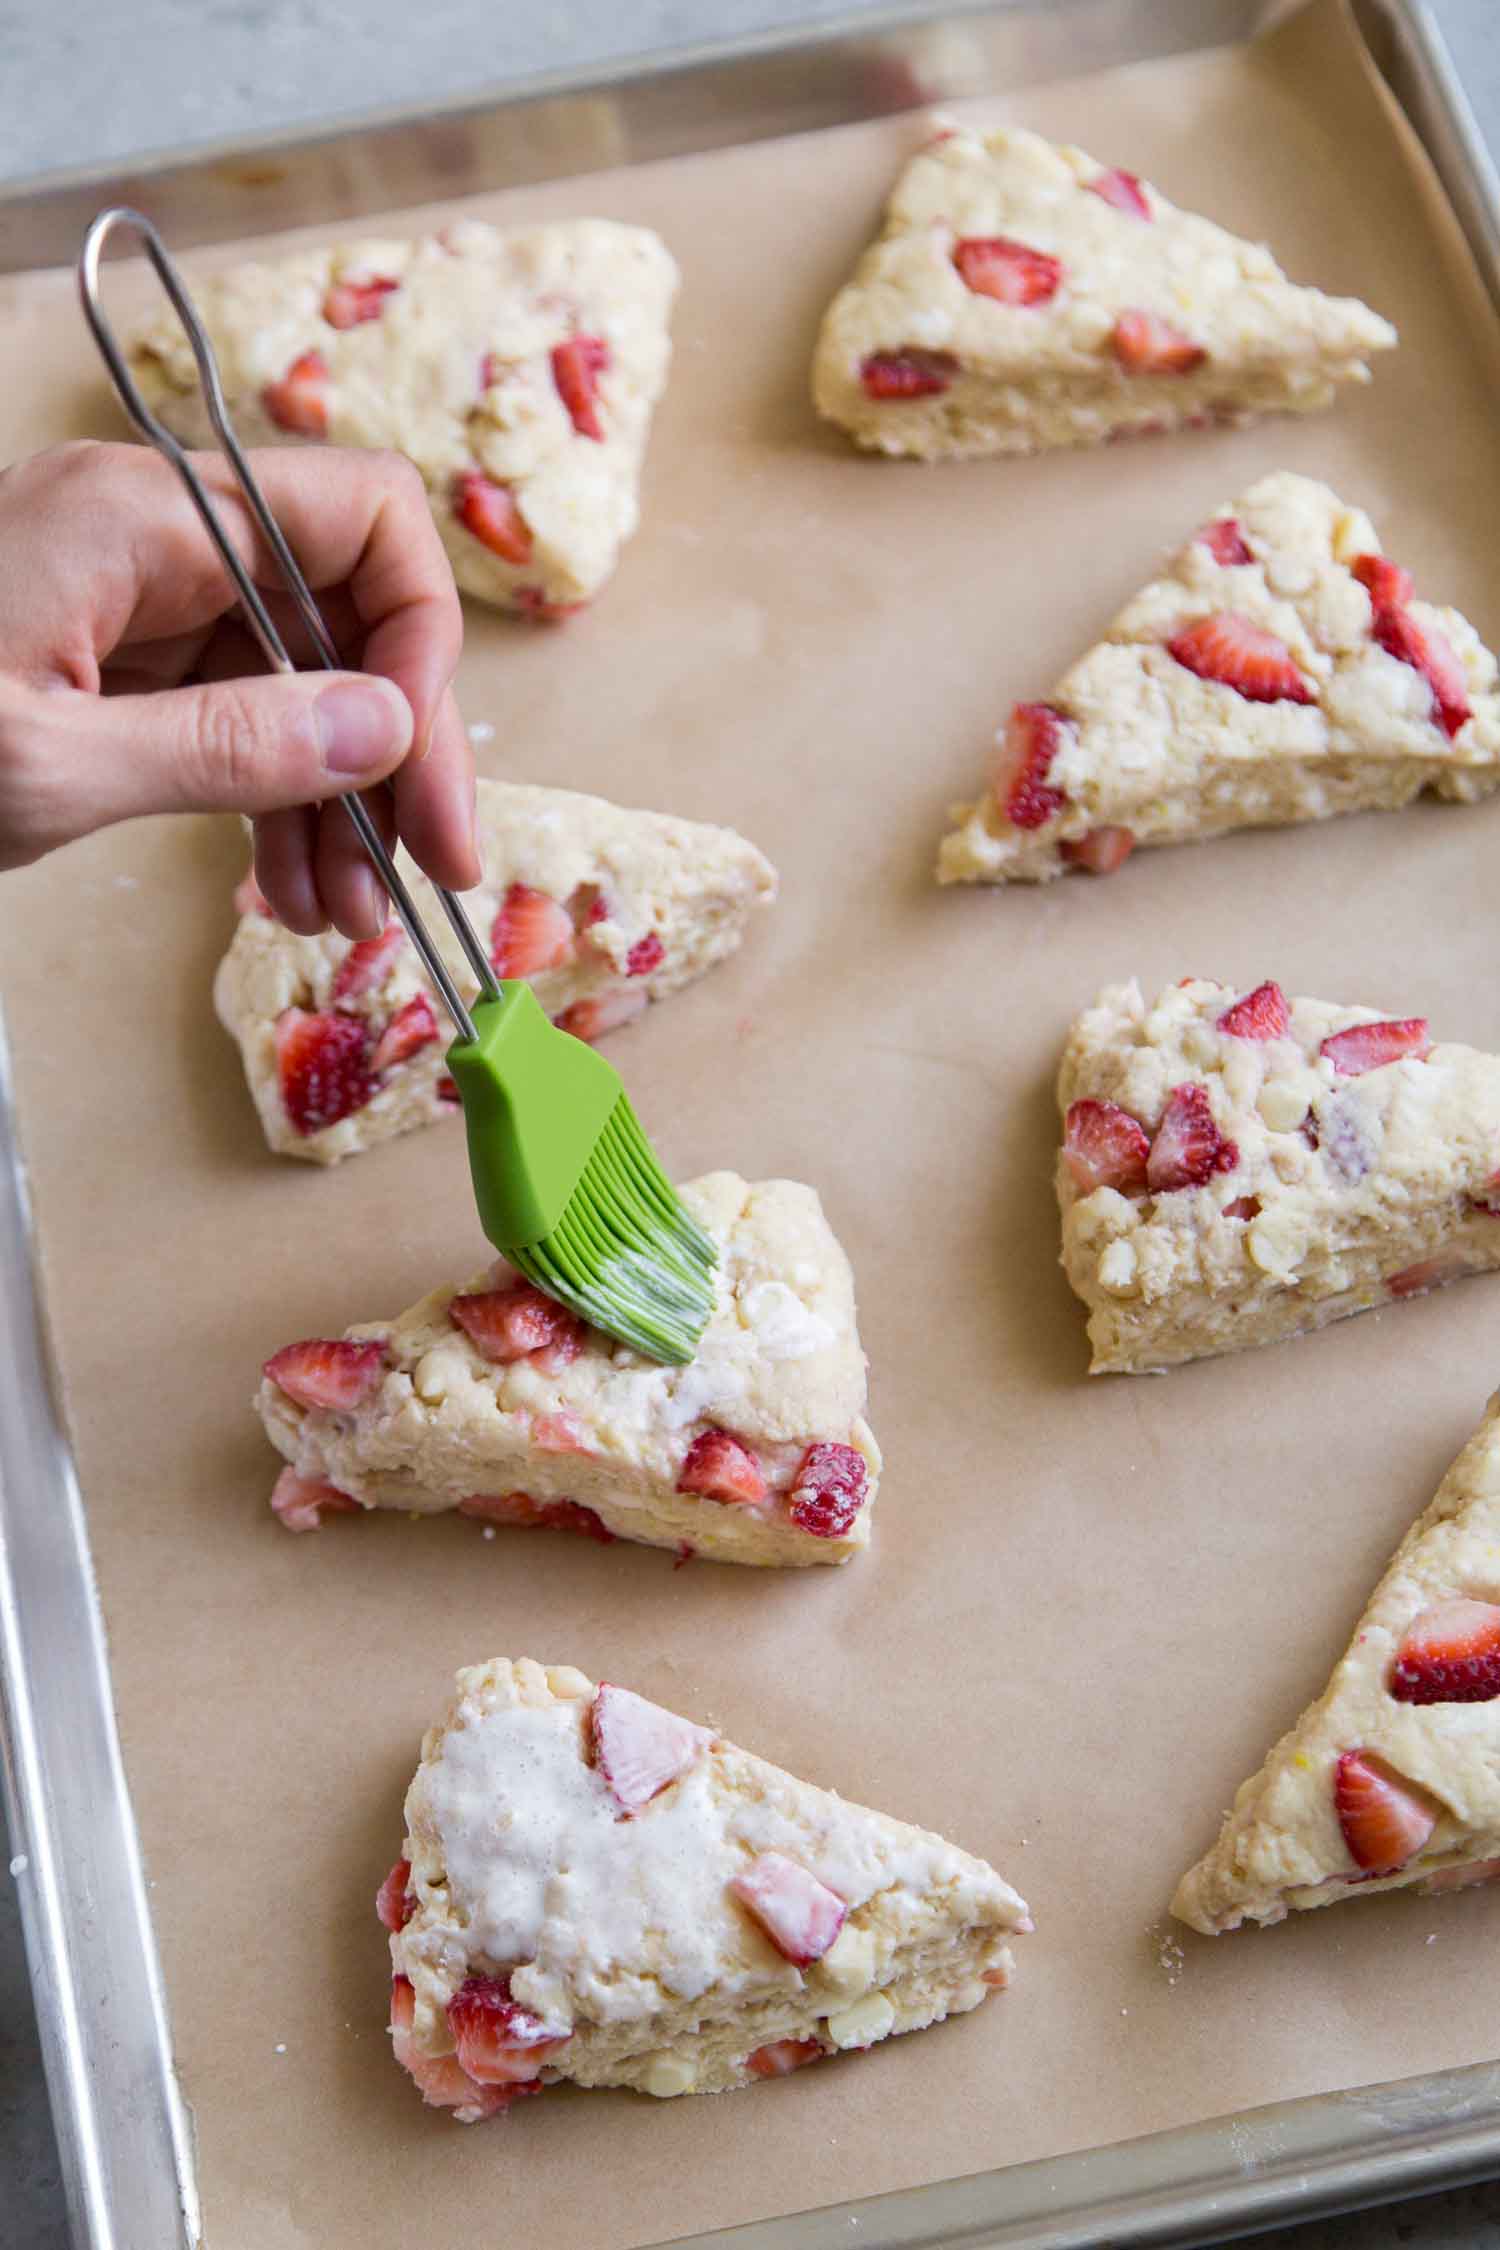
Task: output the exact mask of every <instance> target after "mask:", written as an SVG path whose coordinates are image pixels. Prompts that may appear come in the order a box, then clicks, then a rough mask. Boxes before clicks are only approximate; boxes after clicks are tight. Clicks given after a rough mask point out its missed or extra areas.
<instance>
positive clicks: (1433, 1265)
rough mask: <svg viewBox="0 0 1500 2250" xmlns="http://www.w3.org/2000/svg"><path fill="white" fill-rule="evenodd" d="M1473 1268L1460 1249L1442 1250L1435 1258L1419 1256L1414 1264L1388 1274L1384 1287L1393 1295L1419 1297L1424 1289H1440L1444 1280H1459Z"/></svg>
mask: <svg viewBox="0 0 1500 2250" xmlns="http://www.w3.org/2000/svg"><path fill="white" fill-rule="evenodd" d="M1473 1270H1474V1269H1473V1268H1472V1266H1471V1265H1470V1264H1469V1261H1468V1259H1467V1258H1466V1257H1465V1256H1464V1254H1463V1252H1462V1251H1461V1250H1444V1251H1440V1252H1439V1253H1438V1255H1437V1256H1436V1257H1435V1258H1419V1259H1418V1260H1417V1262H1416V1264H1415V1265H1414V1266H1403V1267H1402V1269H1401V1271H1400V1273H1393V1274H1391V1275H1389V1276H1388V1277H1387V1280H1386V1288H1387V1289H1388V1290H1389V1291H1390V1293H1391V1295H1392V1296H1393V1297H1420V1296H1421V1295H1422V1294H1423V1292H1424V1291H1425V1290H1428V1289H1441V1288H1442V1286H1443V1284H1444V1282H1447V1281H1461V1280H1462V1279H1463V1277H1464V1275H1465V1274H1466V1273H1472V1271H1473Z"/></svg>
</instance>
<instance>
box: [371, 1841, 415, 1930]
mask: <svg viewBox="0 0 1500 2250" xmlns="http://www.w3.org/2000/svg"><path fill="white" fill-rule="evenodd" d="M410 1883H411V1861H410V1860H409V1859H398V1860H397V1862H396V1864H395V1866H394V1867H393V1868H392V1869H391V1871H390V1873H389V1875H387V1877H386V1879H385V1881H384V1882H383V1883H382V1884H381V1886H380V1888H379V1890H378V1891H377V1892H376V1893H375V1911H376V1913H377V1914H378V1915H379V1916H380V1919H381V1921H382V1922H383V1923H384V1924H385V1926H386V1928H387V1929H388V1930H392V1931H395V1930H404V1929H405V1928H406V1925H407V1923H408V1922H409V1921H410V1920H411V1918H412V1916H413V1914H415V1912H416V1910H417V1902H416V1900H415V1899H414V1898H413V1897H412V1894H411V1890H410V1888H409V1885H410Z"/></svg>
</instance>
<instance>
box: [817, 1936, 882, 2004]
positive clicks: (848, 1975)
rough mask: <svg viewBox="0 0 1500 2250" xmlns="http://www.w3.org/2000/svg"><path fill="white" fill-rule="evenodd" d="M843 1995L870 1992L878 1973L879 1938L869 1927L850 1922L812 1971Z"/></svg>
mask: <svg viewBox="0 0 1500 2250" xmlns="http://www.w3.org/2000/svg"><path fill="white" fill-rule="evenodd" d="M809 1974H810V1976H811V1977H812V1978H813V1979H814V1980H815V1981H816V1982H817V1983H818V1984H820V1985H826V1986H827V1987H828V1988H829V1990H830V1991H832V1992H834V1993H835V1994H837V1996H838V1997H839V1998H840V1999H844V2000H852V1999H853V1998H854V1997H855V1995H856V1994H857V1993H861V1992H868V1991H869V1989H870V1984H871V1982H872V1980H873V1978H874V1975H875V1940H874V1938H873V1936H872V1935H871V1933H870V1932H869V1931H868V1930H858V1929H856V1928H855V1926H854V1924H853V1923H852V1922H846V1923H845V1924H844V1926H843V1928H842V1929H841V1930H840V1932H839V1934H838V1937H837V1938H836V1939H835V1941H834V1943H833V1944H832V1945H831V1946H830V1947H829V1949H828V1951H827V1952H826V1953H825V1954H824V1956H823V1958H822V1960H821V1961H819V1962H818V1963H817V1964H816V1966H815V1967H814V1968H813V1969H812V1970H811V1971H810V1972H809Z"/></svg>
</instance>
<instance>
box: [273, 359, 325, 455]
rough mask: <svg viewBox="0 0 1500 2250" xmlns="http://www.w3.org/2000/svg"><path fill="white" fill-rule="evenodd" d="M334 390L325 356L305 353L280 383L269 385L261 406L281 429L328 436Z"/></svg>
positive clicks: (315, 435) (307, 434) (313, 435)
mask: <svg viewBox="0 0 1500 2250" xmlns="http://www.w3.org/2000/svg"><path fill="white" fill-rule="evenodd" d="M331 389H332V383H331V378H330V376H329V373H328V362H327V360H326V359H325V358H324V357H323V354H322V353H321V352H304V353H303V354H302V357H301V358H300V359H294V360H293V361H292V364H291V366H290V367H289V368H288V369H287V371H286V373H285V374H284V375H283V376H282V377H281V379H280V381H279V382H276V383H267V384H266V386H265V388H264V390H263V391H262V392H261V394H260V403H261V405H262V406H263V407H264V408H265V410H266V413H267V415H268V417H269V418H270V420H271V421H273V422H274V423H275V424H276V427H277V428H278V429H279V430H292V431H294V432H295V433H296V435H297V436H298V437H327V435H328V402H329V394H330V391H331Z"/></svg>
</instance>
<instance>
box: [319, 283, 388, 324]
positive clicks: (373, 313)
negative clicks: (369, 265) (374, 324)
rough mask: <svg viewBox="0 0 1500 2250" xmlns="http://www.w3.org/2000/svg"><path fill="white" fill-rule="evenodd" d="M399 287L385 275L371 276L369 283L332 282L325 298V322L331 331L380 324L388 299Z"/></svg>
mask: <svg viewBox="0 0 1500 2250" xmlns="http://www.w3.org/2000/svg"><path fill="white" fill-rule="evenodd" d="M400 286H401V284H400V282H399V281H392V280H390V279H389V278H388V277H387V276H386V275H384V274H371V276H370V278H369V279H368V281H351V280H344V281H335V282H331V283H330V284H329V287H328V290H327V293H326V294H325V296H324V298H323V318H324V319H325V320H326V321H327V323H328V325H329V327H330V328H358V327H359V325H360V323H361V321H366V320H378V319H379V318H380V316H381V314H382V312H384V310H385V301H386V298H387V297H389V296H390V294H391V292H392V290H393V289H399V288H400Z"/></svg>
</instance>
